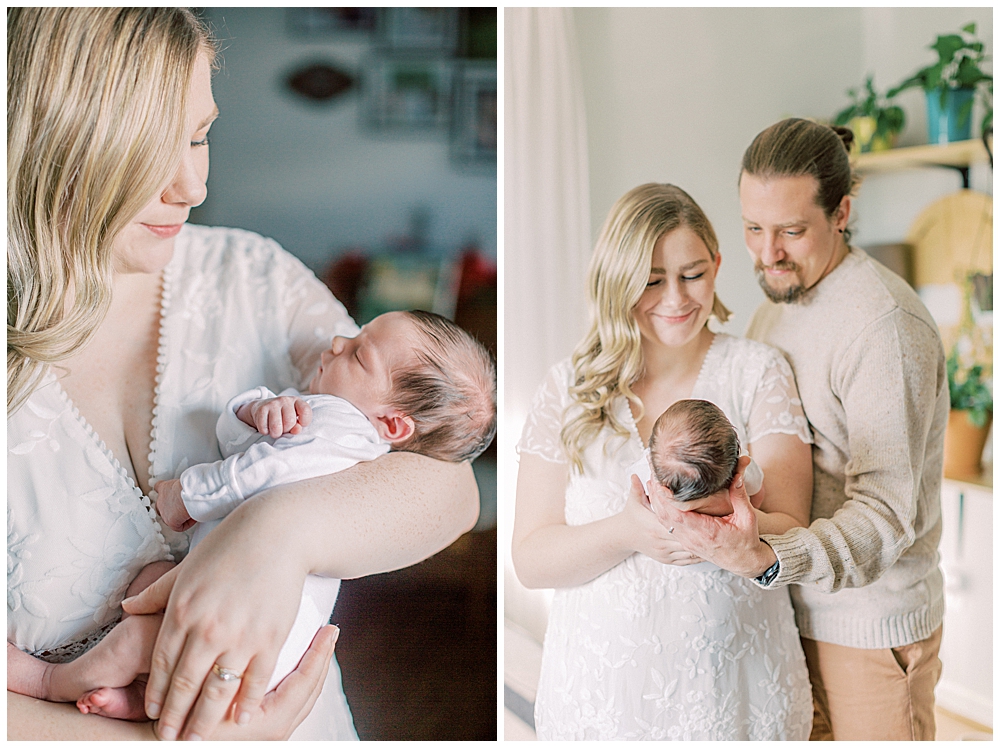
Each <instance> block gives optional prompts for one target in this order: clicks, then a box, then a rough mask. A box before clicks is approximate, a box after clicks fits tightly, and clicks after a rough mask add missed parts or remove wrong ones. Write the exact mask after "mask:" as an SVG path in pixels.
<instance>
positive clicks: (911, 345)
mask: <svg viewBox="0 0 1000 748" xmlns="http://www.w3.org/2000/svg"><path fill="white" fill-rule="evenodd" d="M747 337H748V338H751V339H753V340H759V341H761V342H763V343H767V344H769V345H772V346H774V347H776V348H778V349H780V350H781V351H783V352H784V354H785V356H786V357H787V358H788V361H789V363H790V364H791V365H792V369H793V370H794V371H795V379H796V382H797V383H798V387H799V393H800V395H801V397H802V404H803V408H804V410H805V414H806V417H807V418H808V419H809V423H810V425H811V426H812V430H813V437H814V439H815V444H814V445H813V505H812V518H811V521H812V524H810V526H809V527H808V528H796V529H794V530H790V531H789V532H787V533H785V534H784V535H765V536H763V538H764V540H766V541H767V542H768V543H769V544H770V545H771V547H772V548H773V549H774V552H775V553H776V554H777V556H778V560H779V561H780V572H779V574H778V576H777V578H776V579H775V580H774V582H773V583H772V585H771V586H781V585H785V584H790V585H792V587H791V593H792V601H793V602H794V604H795V613H796V622H797V623H798V627H799V631H800V633H801V634H802V636H804V637H807V638H810V639H815V640H818V641H824V642H830V643H833V644H841V645H844V646H849V647H858V648H861V649H884V648H888V647H898V646H902V645H904V644H910V643H912V642H915V641H920V640H921V639H925V638H927V637H928V636H930V635H931V634H932V633H933V632H934V631H935V630H936V629H937V627H938V626H939V625H941V619H942V617H943V615H944V593H943V588H942V578H941V572H940V570H939V568H938V552H937V547H938V542H939V540H940V538H941V475H942V459H943V458H942V455H943V445H944V428H945V423H946V422H947V420H948V408H949V399H948V380H947V376H946V374H945V361H944V350H943V348H942V345H941V338H940V336H939V334H938V330H937V326H936V325H935V324H934V321H933V319H932V318H931V316H930V314H929V313H928V312H927V309H926V308H925V307H924V305H923V304H922V303H921V301H920V299H919V298H918V296H917V295H916V293H914V291H913V289H911V288H910V287H909V286H908V285H907V284H906V283H905V282H904V281H903V280H902V279H901V278H899V276H897V275H895V274H893V273H892V272H890V271H889V270H887V269H886V268H885V267H883V266H882V265H880V264H879V263H877V262H875V261H874V260H872V259H871V258H870V257H868V255H867V254H865V253H864V252H863V251H861V250H859V249H851V251H850V253H849V254H848V255H847V257H846V258H845V259H844V261H843V262H842V263H841V264H840V265H838V266H837V267H836V268H834V270H833V271H832V272H831V273H830V274H829V275H828V276H826V277H825V278H824V279H823V280H821V281H820V282H819V283H818V284H817V285H816V286H814V287H813V288H812V289H810V290H809V292H808V293H807V294H806V295H805V297H803V299H802V300H800V302H799V303H796V304H774V303H772V302H770V301H765V302H764V304H762V305H761V307H760V308H759V309H758V310H757V312H756V314H755V315H754V318H753V320H751V322H750V326H749V328H748V329H747Z"/></svg>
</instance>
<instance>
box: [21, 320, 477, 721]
mask: <svg viewBox="0 0 1000 748" xmlns="http://www.w3.org/2000/svg"><path fill="white" fill-rule="evenodd" d="M320 361H321V363H320V366H319V368H318V369H317V371H316V373H315V375H314V376H313V378H312V381H311V382H310V384H309V390H310V394H307V395H300V394H299V393H298V392H296V391H295V390H285V391H284V392H282V393H281V395H275V394H274V393H273V392H270V391H269V390H267V389H266V388H264V387H258V388H255V389H253V390H250V391H248V392H244V393H242V394H240V395H237V396H236V397H234V398H233V399H232V400H230V401H229V403H228V404H227V406H226V408H225V410H224V411H223V413H222V415H221V416H220V417H219V420H218V423H217V425H216V435H217V437H218V439H219V446H220V450H221V452H222V454H223V456H224V459H223V460H220V461H218V462H215V463H209V464H204V465H195V466H193V467H191V468H188V469H187V470H185V471H184V473H183V474H182V475H181V477H180V479H179V480H166V481H159V482H158V483H156V493H157V498H156V510H157V512H158V513H159V514H160V516H161V517H162V519H163V520H164V522H165V523H166V524H167V525H168V526H170V527H171V528H172V529H174V530H178V531H179V530H183V529H187V528H188V527H191V526H192V525H194V524H195V523H196V522H197V523H198V525H197V527H196V529H195V531H194V533H193V534H192V540H191V547H192V548H194V546H195V545H197V544H198V542H199V541H200V540H201V539H202V538H203V537H204V536H205V535H206V534H207V533H208V532H209V531H210V530H211V529H212V528H213V527H215V526H216V525H218V524H219V522H221V521H222V519H223V518H224V517H226V516H227V515H228V514H229V512H231V511H232V510H233V509H235V508H236V507H237V506H239V504H241V503H242V502H243V501H245V500H246V499H248V498H250V497H251V496H253V495H255V494H257V493H260V492H261V491H263V490H265V489H267V488H272V487H274V486H278V485H283V484H285V483H291V482H294V481H299V480H305V479H307V478H313V477H317V476H320V475H328V474H331V473H335V472H338V471H340V470H345V469H347V468H349V467H351V466H352V465H355V464H357V463H358V462H360V461H364V460H373V459H375V458H376V457H378V456H380V455H382V454H385V453H386V452H388V451H390V450H397V451H409V452H417V453H419V454H423V455H427V456H429V457H433V458H435V459H439V460H445V461H450V462H462V461H465V460H472V459H475V457H477V456H478V455H479V454H480V453H481V452H482V451H483V450H485V449H486V448H487V447H488V446H489V444H490V442H491V441H492V439H493V435H494V433H495V432H496V371H495V368H494V365H493V361H492V359H491V357H490V354H489V353H488V352H487V351H486V349H485V348H483V346H482V345H480V344H479V343H478V342H477V341H476V340H475V339H474V338H473V337H472V336H470V335H469V334H468V333H466V332H465V331H464V330H462V329H461V328H459V327H458V326H457V325H455V324H454V323H452V322H450V321H448V320H447V319H445V318H443V317H441V316H439V315H436V314H431V313H429V312H390V313H388V314H384V315H381V316H379V317H376V318H375V319H374V320H372V321H371V322H369V323H368V324H367V325H365V326H364V327H363V328H362V329H361V332H360V333H359V334H358V336H357V337H355V338H342V337H336V338H334V339H333V343H332V345H331V346H330V349H329V350H327V351H325V352H324V353H323V354H322V356H321V359H320ZM279 551H280V549H279ZM172 566H173V564H172V563H170V562H164V561H160V562H157V563H156V564H150V565H149V566H147V567H145V568H144V569H143V570H142V571H141V572H140V574H139V576H138V577H137V578H136V580H135V581H134V582H133V584H132V586H131V587H129V590H128V593H127V594H128V595H129V596H131V595H135V594H138V593H139V592H140V591H141V590H142V589H144V588H145V587H146V586H148V585H149V584H151V583H152V582H153V581H155V580H156V579H157V578H158V577H159V576H161V575H162V574H164V573H166V572H167V571H168V570H169V569H170V568H171V567H172ZM339 588H340V580H339V579H330V578H325V577H319V576H315V575H309V576H307V577H306V580H305V585H304V587H303V592H302V601H301V604H300V607H299V611H298V614H297V616H296V619H295V623H294V624H293V625H292V629H291V631H290V632H289V636H288V639H287V640H286V641H285V644H284V646H283V647H282V649H281V652H280V654H279V656H278V661H277V665H276V667H275V670H274V674H273V675H272V677H271V681H270V683H269V684H268V690H271V689H273V688H274V687H275V686H276V685H277V684H278V683H279V682H280V681H281V680H282V679H283V678H284V677H285V676H286V675H287V674H288V673H289V672H291V671H292V670H294V669H295V667H296V666H297V665H298V662H299V660H300V659H301V657H302V655H303V654H304V653H305V651H306V649H308V647H309V644H310V643H311V642H312V639H313V637H314V636H315V634H316V632H317V631H318V630H319V628H320V627H322V626H324V625H326V624H327V623H328V622H329V620H330V615H331V613H332V611H333V606H334V603H335V601H336V597H337V592H338V591H339ZM160 620H161V616H126V617H123V620H122V622H121V623H120V624H119V625H118V626H116V627H115V628H114V629H112V630H111V632H110V633H109V634H108V635H107V637H106V638H105V639H104V640H103V641H102V642H100V643H99V644H97V645H96V646H95V647H93V648H92V649H91V650H89V651H88V652H86V653H84V654H83V655H81V656H80V657H79V658H77V659H76V660H74V661H73V662H69V663H65V664H58V665H56V664H47V663H42V662H41V661H37V660H36V661H34V663H32V664H31V668H29V669H30V670H31V671H32V672H31V673H26V674H25V675H24V678H23V680H24V681H25V682H28V681H29V680H30V681H31V682H32V683H33V685H32V687H31V688H29V689H28V690H29V691H30V693H28V694H27V695H30V696H35V697H36V698H43V699H46V700H49V701H76V702H77V706H78V707H79V709H80V711H82V712H84V713H91V712H92V713H96V714H101V715H103V716H106V717H114V718H118V719H131V720H144V719H146V716H145V709H144V705H143V700H144V695H145V679H144V677H143V676H144V674H145V673H147V672H148V671H149V660H150V656H151V653H152V648H153V645H154V643H155V641H156V635H157V633H158V631H159V623H160ZM35 663H37V666H36V664H35ZM213 672H214V673H215V675H210V676H209V677H220V678H222V679H224V680H229V679H233V678H240V677H242V674H241V673H232V672H230V671H227V670H225V669H224V668H221V669H220V670H218V671H216V670H213ZM21 681H22V678H20V677H19V678H18V682H19V683H20V682H21ZM35 681H37V682H35ZM8 687H10V684H9V683H8ZM22 692H24V691H22Z"/></svg>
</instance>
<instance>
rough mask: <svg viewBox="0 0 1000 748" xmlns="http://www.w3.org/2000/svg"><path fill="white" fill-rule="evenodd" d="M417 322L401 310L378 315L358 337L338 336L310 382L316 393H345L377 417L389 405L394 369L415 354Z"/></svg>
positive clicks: (313, 391)
mask: <svg viewBox="0 0 1000 748" xmlns="http://www.w3.org/2000/svg"><path fill="white" fill-rule="evenodd" d="M413 333H414V330H413V323H412V322H411V321H410V320H409V319H408V318H407V317H406V315H404V314H403V313H401V312H389V313H388V314H383V315H381V316H379V317H376V318H375V319H373V320H372V321H371V322H369V323H368V324H367V325H365V326H364V327H362V328H361V332H360V333H358V336H357V337H354V338H343V337H339V336H338V337H336V338H334V339H333V342H332V343H331V344H330V347H329V348H328V349H327V350H325V351H323V354H322V355H321V356H320V365H319V369H318V370H317V371H316V374H315V375H314V376H313V378H312V381H311V382H310V383H309V391H310V392H311V393H312V394H314V395H336V396H337V397H342V398H344V399H345V400H347V401H348V402H349V403H351V404H352V405H353V406H354V407H355V408H357V409H358V410H360V411H361V412H362V413H364V414H365V415H366V416H368V418H369V420H372V421H374V420H375V419H377V418H378V417H379V416H381V415H383V412H384V411H385V410H386V409H387V407H388V406H387V403H386V402H385V401H386V399H387V397H388V395H389V392H390V391H391V389H392V372H393V371H395V370H396V369H397V368H398V367H401V366H406V364H407V362H408V361H409V360H410V359H411V358H412V357H413V342H412V338H413Z"/></svg>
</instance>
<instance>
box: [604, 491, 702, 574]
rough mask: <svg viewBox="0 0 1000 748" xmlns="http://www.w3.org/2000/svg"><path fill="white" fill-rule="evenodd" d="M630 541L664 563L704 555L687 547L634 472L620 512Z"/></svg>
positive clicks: (679, 563) (684, 561)
mask: <svg viewBox="0 0 1000 748" xmlns="http://www.w3.org/2000/svg"><path fill="white" fill-rule="evenodd" d="M621 518H622V521H623V522H624V525H625V532H626V536H627V538H628V542H629V543H631V545H632V548H633V549H634V550H635V551H637V552H638V553H642V554H643V555H645V556H649V557H650V558H651V559H653V560H654V561H659V562H660V563H661V564H672V565H674V566H687V565H689V564H697V563H700V562H701V561H702V559H701V558H700V557H698V556H696V555H695V554H694V553H691V552H690V551H688V550H687V549H686V548H684V547H683V546H682V545H681V544H680V543H679V542H677V539H676V538H674V536H673V535H672V534H671V533H670V532H668V529H667V527H664V525H663V524H662V523H661V522H660V520H659V519H658V518H657V516H656V514H654V513H653V510H652V507H651V506H650V504H649V498H648V497H647V496H646V492H645V491H644V490H643V488H642V481H641V480H639V477H638V476H636V475H633V476H632V482H631V486H630V490H629V495H628V500H627V501H626V503H625V509H624V510H623V511H622V513H621Z"/></svg>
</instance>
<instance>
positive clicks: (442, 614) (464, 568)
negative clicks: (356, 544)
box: [333, 528, 497, 740]
mask: <svg viewBox="0 0 1000 748" xmlns="http://www.w3.org/2000/svg"><path fill="white" fill-rule="evenodd" d="M496 549H497V532H496V529H495V528H494V529H492V530H488V531H485V532H477V533H468V534H466V535H463V536H462V537H461V538H459V539H458V540H457V541H456V542H455V543H454V544H453V545H452V546H450V547H449V548H447V549H445V550H444V551H442V552H441V553H439V554H437V555H436V556H434V557H432V558H430V559H428V560H427V561H424V562H423V563H420V564H417V565H416V566H413V567H410V568H408V569H402V570H400V571H396V572H392V573H389V574H379V575H376V576H372V577H366V578H364V579H356V580H345V581H344V583H343V585H342V587H341V591H340V596H339V598H338V600H337V606H336V608H335V609H334V615H333V622H334V623H336V624H337V625H339V626H340V629H341V633H340V639H339V640H338V642H337V659H338V661H339V662H340V667H341V670H342V671H343V676H344V691H345V692H346V694H347V700H348V703H349V704H350V705H351V711H352V713H353V714H354V725H355V727H356V729H357V731H358V735H359V737H360V738H361V739H362V740H496V739H497V717H496V715H497V692H496V688H497V685H496V684H497V669H496V663H497V628H496V622H497V598H496V590H497V581H496V580H497V557H496Z"/></svg>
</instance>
